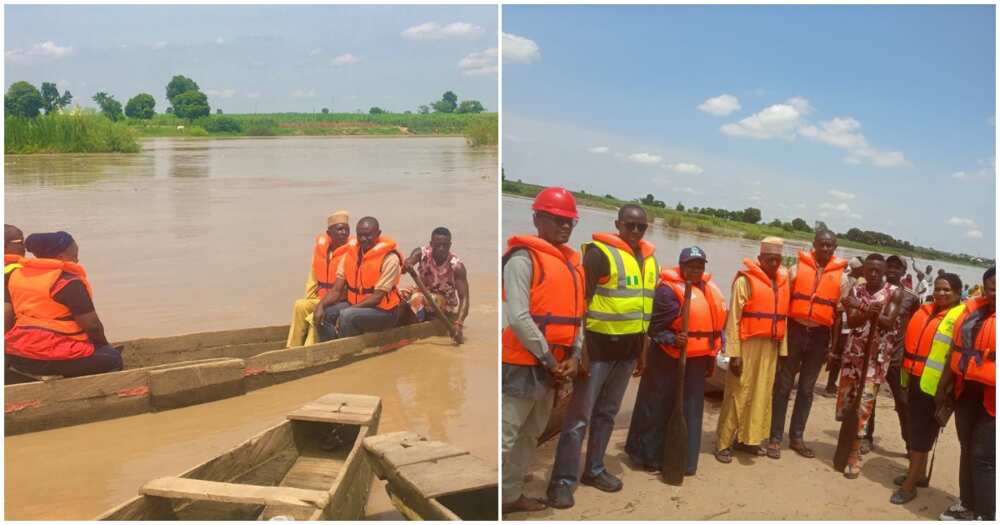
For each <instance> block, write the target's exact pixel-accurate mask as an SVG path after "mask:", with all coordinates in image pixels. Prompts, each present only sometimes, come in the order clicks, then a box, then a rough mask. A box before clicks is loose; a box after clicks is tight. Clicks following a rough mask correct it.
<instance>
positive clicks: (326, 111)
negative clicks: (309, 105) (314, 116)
mask: <svg viewBox="0 0 1000 525" xmlns="http://www.w3.org/2000/svg"><path fill="white" fill-rule="evenodd" d="M320 111H321V113H323V114H324V115H328V114H329V113H330V108H323V109H322V110H320Z"/></svg>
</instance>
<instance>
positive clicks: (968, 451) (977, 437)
mask: <svg viewBox="0 0 1000 525" xmlns="http://www.w3.org/2000/svg"><path fill="white" fill-rule="evenodd" d="M955 429H956V430H957V431H958V442H959V444H960V445H961V450H962V452H961V455H960V456H959V464H958V491H959V495H960V496H961V499H962V505H963V506H964V507H965V508H967V509H972V510H974V511H976V513H977V514H979V515H981V516H983V517H984V519H987V520H992V519H993V518H994V516H995V515H996V418H994V417H993V416H991V415H990V414H989V412H987V411H986V408H985V407H984V406H983V388H982V385H980V384H979V383H975V382H972V381H967V382H966V383H965V384H964V390H963V391H962V396H961V397H960V398H959V399H958V403H956V404H955Z"/></svg>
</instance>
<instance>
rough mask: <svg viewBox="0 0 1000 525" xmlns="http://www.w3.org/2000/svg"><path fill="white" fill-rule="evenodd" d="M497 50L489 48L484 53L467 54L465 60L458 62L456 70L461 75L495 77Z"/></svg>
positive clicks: (497, 68)
mask: <svg viewBox="0 0 1000 525" xmlns="http://www.w3.org/2000/svg"><path fill="white" fill-rule="evenodd" d="M498 54H499V53H498V51H497V48H495V47H491V48H489V49H487V50H485V51H477V52H475V53H469V54H468V55H467V56H466V57H465V58H463V59H462V60H459V61H458V68H459V69H461V70H462V74H463V75H470V76H475V75H495V74H496V73H497V71H498V70H499V66H498V64H497V55H498Z"/></svg>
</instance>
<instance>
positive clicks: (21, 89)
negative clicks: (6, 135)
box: [3, 80, 45, 118]
mask: <svg viewBox="0 0 1000 525" xmlns="http://www.w3.org/2000/svg"><path fill="white" fill-rule="evenodd" d="M44 105H45V101H44V100H42V94H41V93H39V92H38V88H36V87H35V86H33V85H31V84H29V83H27V82H25V81H23V80H22V81H20V82H14V83H13V84H11V85H10V87H9V88H7V93H5V94H4V96H3V110H4V116H5V117H7V116H11V117H23V118H35V117H37V116H38V112H39V110H41V109H42V106H44Z"/></svg>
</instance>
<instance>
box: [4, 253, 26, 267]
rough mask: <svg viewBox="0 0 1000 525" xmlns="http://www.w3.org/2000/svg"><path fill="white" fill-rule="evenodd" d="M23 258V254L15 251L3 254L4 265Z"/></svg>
mask: <svg viewBox="0 0 1000 525" xmlns="http://www.w3.org/2000/svg"><path fill="white" fill-rule="evenodd" d="M22 258H23V257H22V256H20V255H17V254H15V253H5V254H3V265H4V266H7V265H8V264H13V263H16V262H21V259H22Z"/></svg>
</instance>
